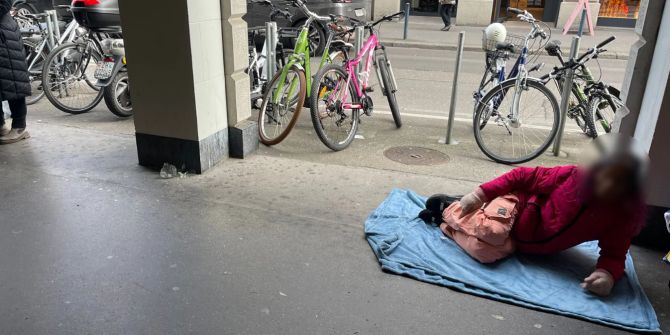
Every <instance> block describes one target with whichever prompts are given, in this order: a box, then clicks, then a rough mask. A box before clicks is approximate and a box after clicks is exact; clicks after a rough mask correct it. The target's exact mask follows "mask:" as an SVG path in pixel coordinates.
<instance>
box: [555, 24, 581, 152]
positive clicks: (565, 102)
mask: <svg viewBox="0 0 670 335" xmlns="http://www.w3.org/2000/svg"><path fill="white" fill-rule="evenodd" d="M579 41H580V38H579V36H573V37H572V46H571V47H570V61H572V60H574V59H576V58H577V55H578V54H579ZM574 76H575V71H574V70H573V69H568V70H567V71H566V75H565V81H564V82H563V87H562V89H561V119H560V120H559V123H558V133H557V134H556V139H555V140H554V156H558V155H559V154H560V153H561V141H562V140H563V130H564V129H565V120H566V119H567V116H568V108H570V95H571V94H572V82H573V80H574Z"/></svg>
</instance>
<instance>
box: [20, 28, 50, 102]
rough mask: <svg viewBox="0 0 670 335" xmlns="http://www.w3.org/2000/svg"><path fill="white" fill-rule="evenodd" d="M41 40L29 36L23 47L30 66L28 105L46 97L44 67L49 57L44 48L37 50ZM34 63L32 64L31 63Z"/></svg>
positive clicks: (24, 40)
mask: <svg viewBox="0 0 670 335" xmlns="http://www.w3.org/2000/svg"><path fill="white" fill-rule="evenodd" d="M38 47H39V40H32V39H29V38H26V39H23V49H24V50H25V53H26V64H27V65H28V66H29V68H28V78H29V80H30V87H31V92H32V93H31V94H30V96H27V97H26V105H32V104H34V103H36V102H38V101H40V99H42V98H43V97H44V90H43V89H42V67H43V66H44V60H45V59H46V58H47V54H46V52H44V50H42V51H40V52H39V53H38V52H37V49H38ZM31 64H32V65H31Z"/></svg>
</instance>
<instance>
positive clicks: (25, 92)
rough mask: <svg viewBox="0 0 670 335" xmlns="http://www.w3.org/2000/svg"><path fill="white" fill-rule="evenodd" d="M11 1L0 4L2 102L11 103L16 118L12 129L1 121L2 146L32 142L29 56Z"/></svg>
mask: <svg viewBox="0 0 670 335" xmlns="http://www.w3.org/2000/svg"><path fill="white" fill-rule="evenodd" d="M11 9H12V5H11V3H10V1H9V0H0V101H2V100H7V102H8V103H9V109H10V110H11V112H12V113H11V114H12V125H11V128H8V127H6V126H5V120H4V117H1V118H0V144H9V143H15V142H18V141H21V140H23V139H26V138H29V137H30V134H28V132H27V131H26V115H27V112H28V108H27V106H26V97H27V96H29V95H30V93H31V86H30V78H29V76H28V65H27V64H26V55H25V51H24V49H23V43H22V41H21V31H20V30H19V25H18V24H17V23H16V21H15V20H14V18H13V17H12V16H11V15H10V10H11Z"/></svg>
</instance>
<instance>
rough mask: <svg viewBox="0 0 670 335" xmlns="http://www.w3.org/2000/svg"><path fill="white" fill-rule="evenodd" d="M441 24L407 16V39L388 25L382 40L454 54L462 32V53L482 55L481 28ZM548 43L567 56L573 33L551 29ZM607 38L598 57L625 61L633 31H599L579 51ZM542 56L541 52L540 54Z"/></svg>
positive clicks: (397, 25) (397, 26)
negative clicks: (557, 43)
mask: <svg viewBox="0 0 670 335" xmlns="http://www.w3.org/2000/svg"><path fill="white" fill-rule="evenodd" d="M443 26H444V25H443V23H442V20H441V19H440V18H439V17H433V16H410V18H409V33H408V38H407V39H406V40H403V28H404V22H403V21H402V20H401V21H398V22H388V23H383V24H382V26H381V33H380V36H381V40H382V42H384V44H386V45H387V46H394V47H407V48H419V49H441V50H456V45H457V43H458V33H459V32H460V31H464V32H465V46H464V49H465V51H482V30H483V29H484V27H473V26H459V25H458V24H456V25H455V26H453V27H452V28H451V30H450V31H446V32H445V31H441V30H440V29H441V28H442V27H443ZM505 26H506V27H507V30H508V32H509V33H513V34H515V35H524V34H527V33H528V30H529V26H528V24H527V23H524V22H519V21H508V22H505ZM550 30H551V37H550V40H559V41H561V43H562V47H563V51H564V53H565V54H568V52H569V50H570V44H571V40H572V36H575V35H576V34H575V33H569V34H568V35H563V34H562V33H561V30H560V29H558V28H552V29H550ZM610 36H616V38H617V39H616V40H615V41H613V42H612V43H610V44H609V45H608V46H607V50H608V51H607V52H606V53H603V54H602V55H600V57H602V58H608V59H628V55H629V53H630V47H631V45H633V43H635V42H636V41H637V35H636V34H635V31H634V30H633V29H630V28H610V27H598V28H596V31H595V35H594V36H590V35H588V34H584V36H583V38H582V42H581V50H582V51H584V50H586V49H587V48H590V47H593V46H594V45H596V44H598V43H599V42H601V41H603V40H605V39H606V38H608V37H610ZM542 52H543V53H544V50H542Z"/></svg>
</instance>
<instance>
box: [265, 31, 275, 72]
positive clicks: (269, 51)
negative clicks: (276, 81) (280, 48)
mask: <svg viewBox="0 0 670 335" xmlns="http://www.w3.org/2000/svg"><path fill="white" fill-rule="evenodd" d="M265 50H266V57H267V59H266V60H265V69H266V72H267V80H268V82H269V81H270V80H272V78H274V76H275V70H276V69H277V22H265Z"/></svg>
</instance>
